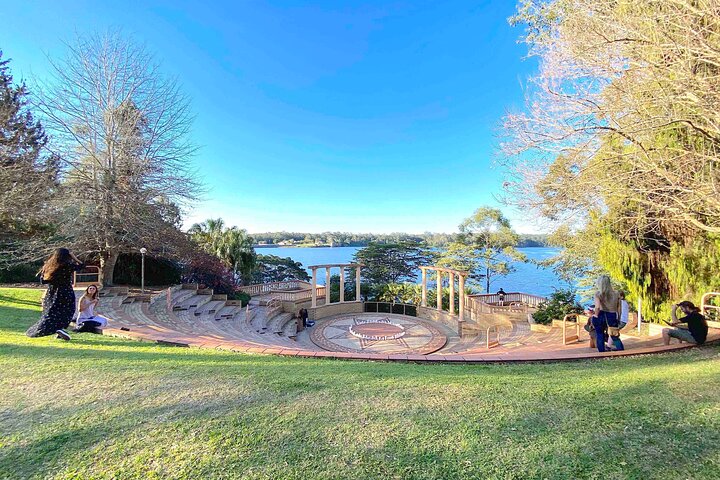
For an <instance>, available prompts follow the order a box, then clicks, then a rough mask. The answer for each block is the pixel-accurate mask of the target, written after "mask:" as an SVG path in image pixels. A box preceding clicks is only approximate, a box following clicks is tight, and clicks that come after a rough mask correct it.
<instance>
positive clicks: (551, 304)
mask: <svg viewBox="0 0 720 480" xmlns="http://www.w3.org/2000/svg"><path fill="white" fill-rule="evenodd" d="M582 312H583V307H582V305H580V304H579V303H578V302H577V300H576V294H575V290H572V289H567V290H555V291H554V292H553V293H552V295H550V299H549V300H548V301H547V302H544V303H541V304H540V305H539V306H538V309H537V311H536V312H535V313H533V319H534V320H535V322H536V323H540V324H542V325H548V324H550V323H552V321H553V320H562V319H563V317H565V315H567V314H568V313H582Z"/></svg>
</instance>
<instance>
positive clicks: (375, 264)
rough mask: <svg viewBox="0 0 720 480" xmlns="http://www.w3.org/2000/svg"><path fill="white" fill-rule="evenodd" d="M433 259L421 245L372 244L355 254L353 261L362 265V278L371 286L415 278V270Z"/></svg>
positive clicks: (401, 243)
mask: <svg viewBox="0 0 720 480" xmlns="http://www.w3.org/2000/svg"><path fill="white" fill-rule="evenodd" d="M433 258H434V255H433V253H432V252H431V251H430V250H429V249H428V248H427V247H425V246H424V245H423V244H419V243H415V242H398V243H387V244H380V243H375V242H372V243H370V244H369V245H368V246H367V247H365V248H362V249H360V250H358V251H357V253H355V261H356V262H359V263H362V264H364V265H365V267H364V268H363V269H362V275H363V277H364V278H365V279H366V280H367V281H368V282H369V283H370V284H372V285H382V284H386V283H402V282H404V281H408V280H412V281H414V280H415V279H416V278H417V270H418V267H420V266H421V265H426V264H428V263H430V262H431V261H432V259H433Z"/></svg>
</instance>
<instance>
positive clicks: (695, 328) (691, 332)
mask: <svg viewBox="0 0 720 480" xmlns="http://www.w3.org/2000/svg"><path fill="white" fill-rule="evenodd" d="M678 308H679V309H680V310H681V311H682V312H683V313H684V314H685V316H684V317H682V318H681V319H678V318H677V313H676V312H677V309H678ZM670 313H671V315H672V323H670V325H671V326H673V327H677V326H678V325H681V324H683V323H685V324H687V330H685V329H684V328H665V329H663V331H662V336H663V343H664V344H665V345H670V339H671V338H677V339H678V340H680V343H682V342H688V343H696V344H698V345H701V344H703V343H705V340H706V339H707V334H708V324H707V321H706V320H705V317H703V316H702V315H701V314H700V309H699V308H697V307H696V306H695V304H693V303H692V302H688V301H685V302H680V303H678V304H675V305H673V306H672V311H671V312H670Z"/></svg>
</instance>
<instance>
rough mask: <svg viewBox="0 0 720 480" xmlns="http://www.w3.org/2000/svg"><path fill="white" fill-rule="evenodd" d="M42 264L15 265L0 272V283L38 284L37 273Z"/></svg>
mask: <svg viewBox="0 0 720 480" xmlns="http://www.w3.org/2000/svg"><path fill="white" fill-rule="evenodd" d="M40 267H42V262H37V263H27V264H23V265H15V266H13V267H10V268H7V269H2V270H0V283H32V282H35V283H39V280H38V278H37V272H38V270H40Z"/></svg>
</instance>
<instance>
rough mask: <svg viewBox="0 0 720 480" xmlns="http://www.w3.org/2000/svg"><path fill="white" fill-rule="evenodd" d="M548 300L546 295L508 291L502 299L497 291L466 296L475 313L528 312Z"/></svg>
mask: <svg viewBox="0 0 720 480" xmlns="http://www.w3.org/2000/svg"><path fill="white" fill-rule="evenodd" d="M546 301H547V299H546V298H545V297H541V296H539V295H531V294H529V293H521V292H511V293H506V294H505V296H504V297H503V300H502V301H501V300H500V295H498V294H496V293H489V294H479V295H466V296H465V305H466V308H467V310H469V311H471V312H474V313H503V312H505V313H527V312H528V310H529V309H530V308H537V306H538V305H540V304H541V303H543V302H546Z"/></svg>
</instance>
